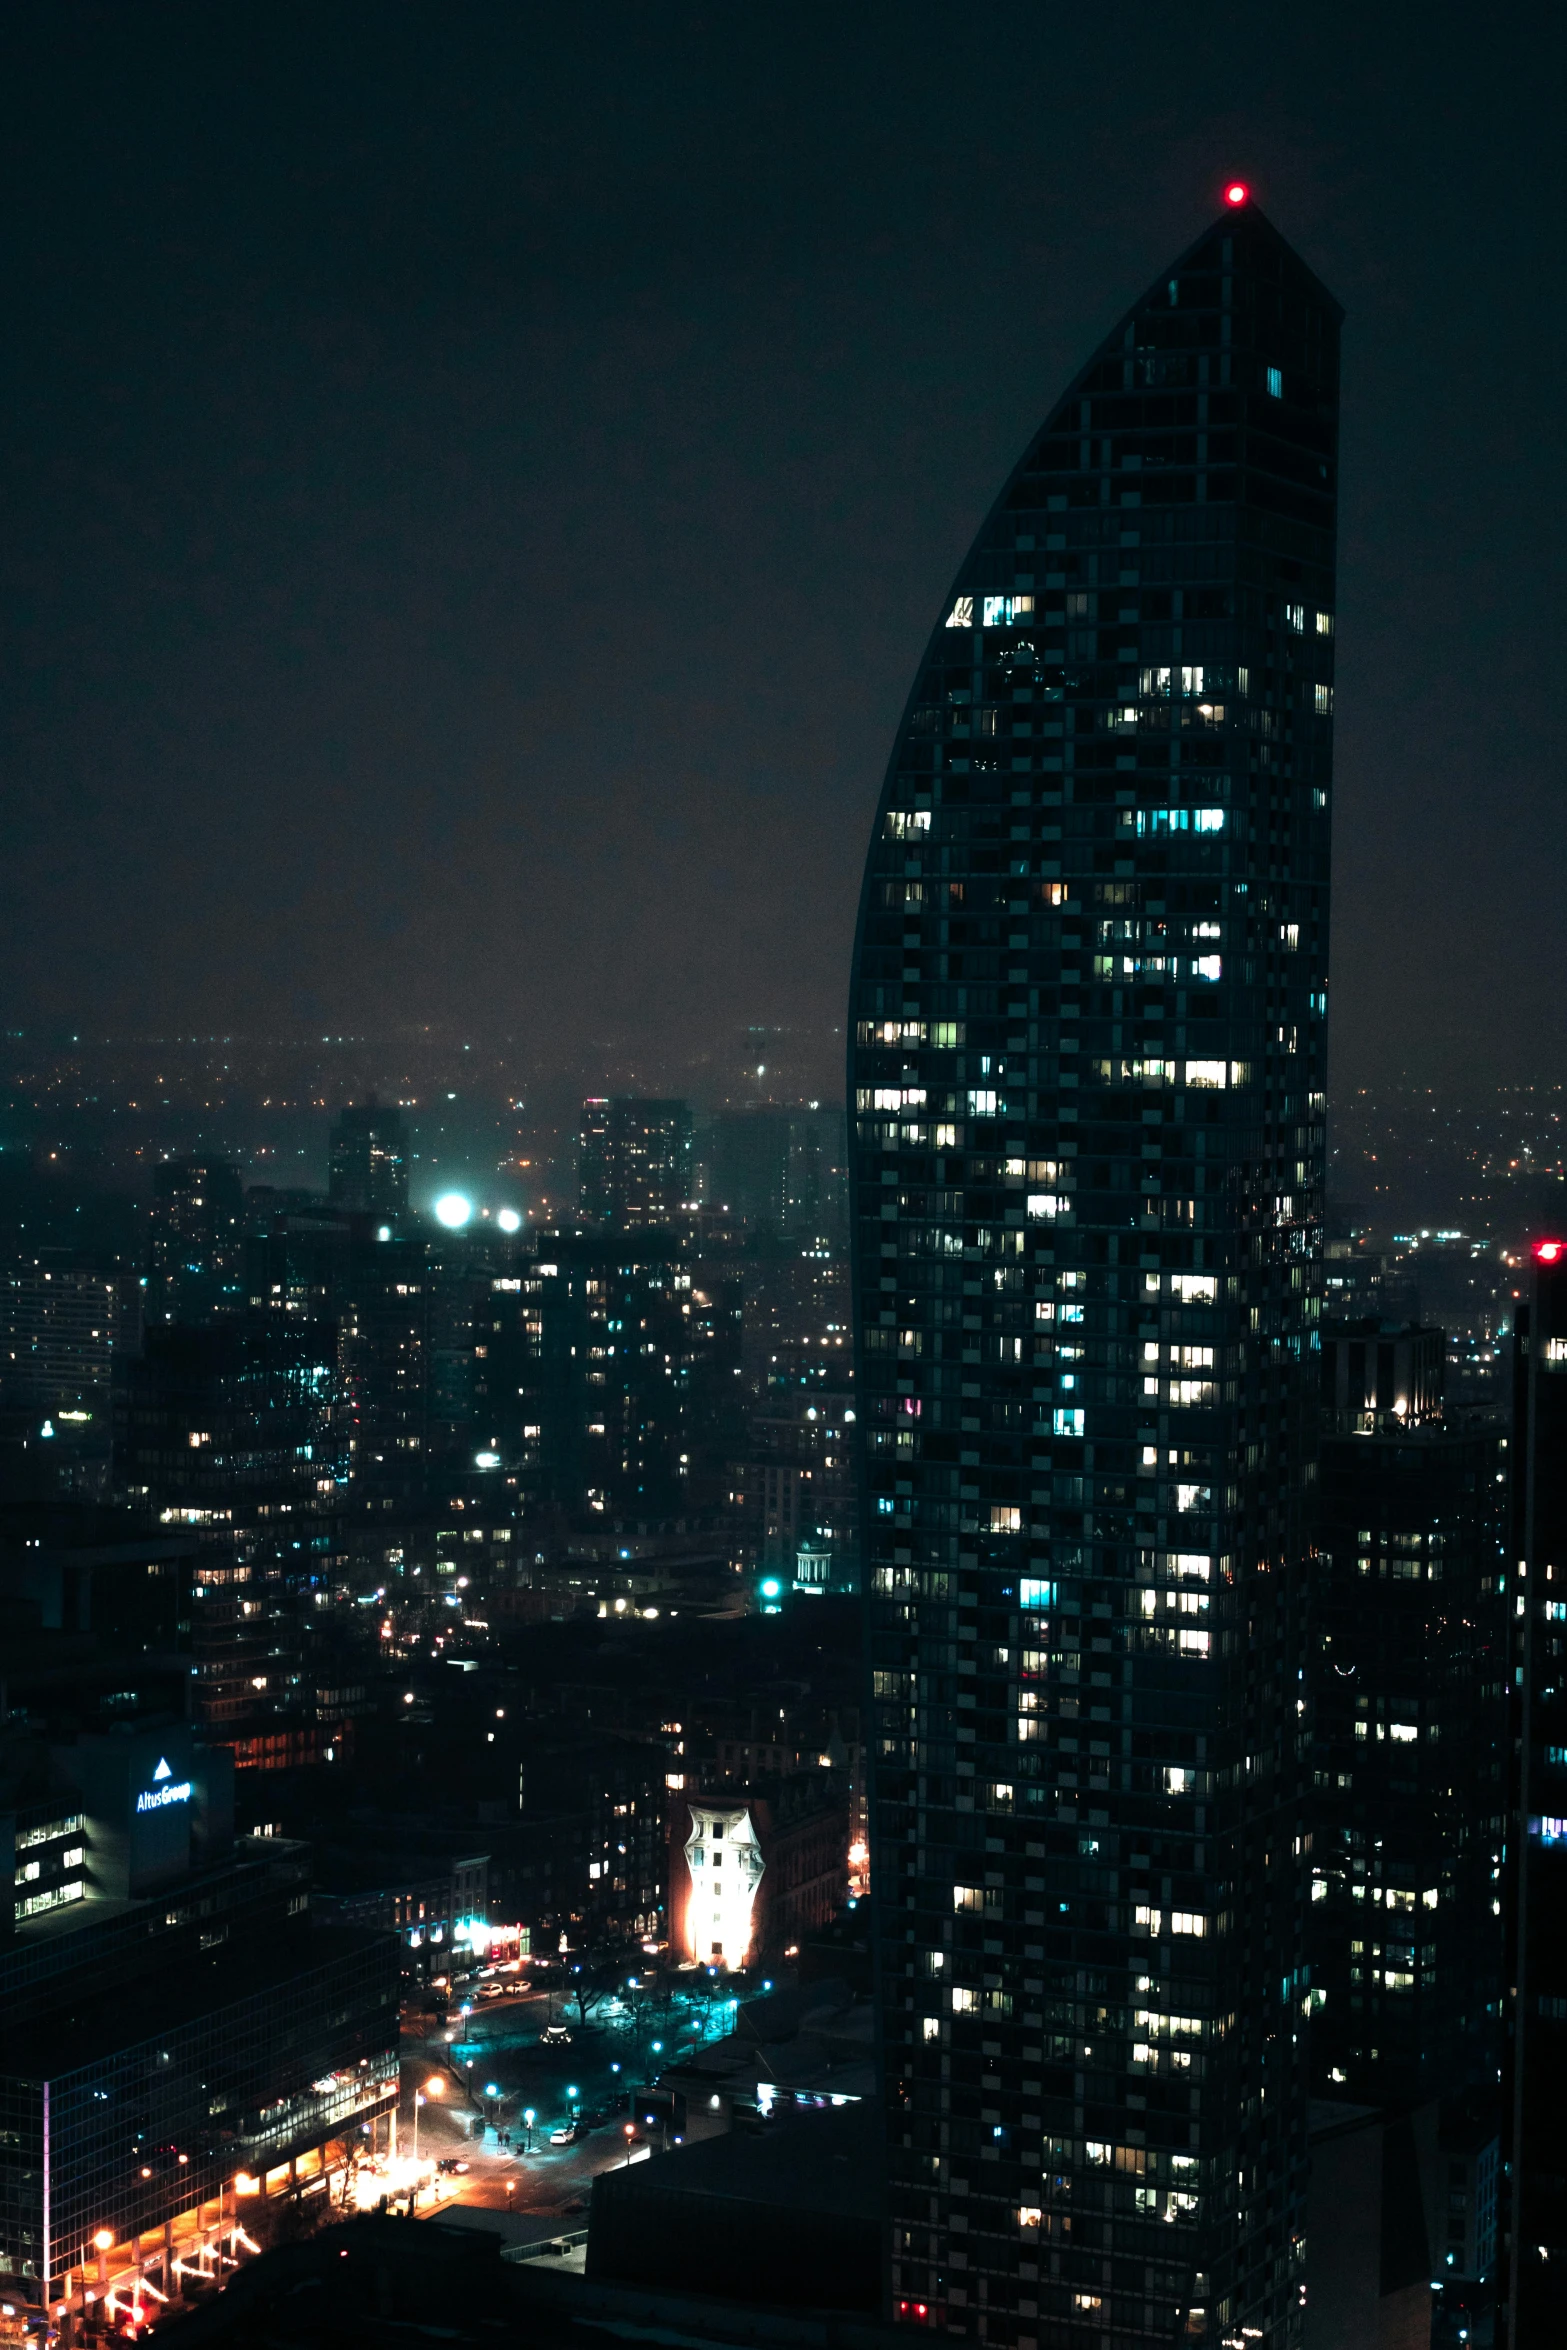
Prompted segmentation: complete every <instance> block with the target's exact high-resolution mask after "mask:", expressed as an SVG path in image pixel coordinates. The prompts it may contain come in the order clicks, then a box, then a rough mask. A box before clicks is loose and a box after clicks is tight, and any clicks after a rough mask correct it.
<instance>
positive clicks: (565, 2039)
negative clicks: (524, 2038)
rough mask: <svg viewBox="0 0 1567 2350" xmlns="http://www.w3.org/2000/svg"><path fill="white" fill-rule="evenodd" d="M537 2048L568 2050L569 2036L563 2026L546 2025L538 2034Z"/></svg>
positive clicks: (569, 2044)
mask: <svg viewBox="0 0 1567 2350" xmlns="http://www.w3.org/2000/svg"><path fill="white" fill-rule="evenodd" d="M539 2046H540V2047H541V2048H569V2047H570V2046H571V2034H570V2033H569V2032H568V2031H567V2029H566V2027H565V2025H564V2024H546V2025H545V2027H544V2029H543V2031H542V2032H541V2033H540V2034H539Z"/></svg>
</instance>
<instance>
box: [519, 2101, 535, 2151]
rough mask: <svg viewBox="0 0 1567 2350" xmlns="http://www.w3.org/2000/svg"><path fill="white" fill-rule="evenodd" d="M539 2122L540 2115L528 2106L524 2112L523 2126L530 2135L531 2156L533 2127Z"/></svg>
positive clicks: (529, 2147) (529, 2149)
mask: <svg viewBox="0 0 1567 2350" xmlns="http://www.w3.org/2000/svg"><path fill="white" fill-rule="evenodd" d="M537 2120H538V2115H537V2114H536V2113H535V2112H534V2110H533V2107H532V2106H531V2105H530V2106H527V2107H526V2108H525V2109H524V2111H523V2116H522V2126H523V2128H524V2129H525V2130H526V2131H527V2133H528V2152H529V2153H530V2154H531V2153H532V2152H533V2125H534V2123H535V2122H536V2121H537Z"/></svg>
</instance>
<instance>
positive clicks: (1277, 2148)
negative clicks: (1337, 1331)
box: [850, 189, 1340, 2350]
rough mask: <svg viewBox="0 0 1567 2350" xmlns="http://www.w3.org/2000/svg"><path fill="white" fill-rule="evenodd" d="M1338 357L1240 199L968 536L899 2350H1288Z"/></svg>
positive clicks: (928, 1173) (937, 1182)
mask: <svg viewBox="0 0 1567 2350" xmlns="http://www.w3.org/2000/svg"><path fill="white" fill-rule="evenodd" d="M1339 319H1340V312H1339V309H1338V306H1337V304H1336V303H1335V302H1334V301H1333V299H1332V297H1331V296H1330V295H1329V294H1328V293H1327V292H1326V291H1325V290H1324V289H1323V287H1322V286H1321V285H1320V284H1319V283H1318V281H1317V280H1316V278H1314V277H1313V275H1312V274H1311V272H1310V271H1309V270H1308V269H1307V268H1306V266H1305V264H1304V263H1303V262H1302V261H1301V260H1300V259H1299V258H1298V256H1297V255H1296V254H1295V253H1294V252H1293V251H1292V250H1291V249H1290V247H1289V246H1288V245H1287V244H1286V243H1285V242H1284V240H1283V239H1282V237H1280V235H1279V234H1278V232H1277V231H1276V230H1275V229H1274V228H1273V227H1272V226H1271V225H1270V224H1269V223H1268V222H1267V221H1266V220H1265V219H1264V218H1263V217H1262V216H1261V214H1260V213H1259V212H1258V211H1257V210H1256V209H1255V208H1254V207H1253V206H1252V205H1251V203H1250V202H1249V200H1248V198H1247V195H1246V191H1244V190H1243V189H1234V190H1231V191H1228V192H1227V196H1226V208H1225V210H1224V212H1223V213H1222V215H1221V217H1220V218H1219V219H1217V220H1216V221H1215V222H1214V223H1213V225H1212V226H1211V227H1210V228H1209V229H1208V230H1206V231H1205V233H1204V234H1203V235H1202V236H1201V237H1200V238H1199V239H1198V241H1197V242H1196V244H1194V245H1193V246H1192V247H1191V249H1190V250H1189V251H1188V252H1186V253H1185V254H1183V255H1182V256H1181V258H1180V259H1179V260H1177V261H1175V262H1174V263H1172V264H1171V266H1170V267H1169V268H1168V269H1166V270H1165V271H1163V272H1162V273H1161V274H1160V276H1159V277H1158V279H1157V280H1156V281H1155V283H1154V284H1153V285H1152V286H1151V287H1150V288H1149V290H1148V292H1147V293H1146V294H1145V295H1144V297H1143V298H1142V299H1141V300H1140V301H1139V302H1138V303H1137V304H1136V306H1135V307H1134V308H1133V309H1132V310H1131V311H1130V312H1129V313H1128V314H1127V316H1126V317H1125V318H1124V319H1123V320H1122V322H1121V323H1120V324H1119V325H1118V326H1117V327H1116V328H1115V330H1114V332H1113V333H1112V334H1111V335H1110V336H1109V337H1108V338H1107V339H1106V341H1105V342H1104V343H1103V344H1102V345H1101V346H1100V348H1099V350H1098V351H1096V352H1095V354H1094V355H1093V357H1092V358H1091V359H1090V361H1089V363H1088V365H1087V366H1086V367H1085V368H1084V370H1083V372H1082V373H1081V375H1080V376H1079V377H1078V378H1077V380H1076V381H1075V382H1074V383H1073V384H1072V385H1071V386H1070V388H1069V389H1068V390H1067V392H1066V394H1065V395H1064V397H1063V398H1062V399H1061V400H1060V402H1059V403H1058V405H1057V406H1056V407H1055V408H1054V410H1053V411H1052V412H1051V414H1050V416H1049V418H1048V420H1047V422H1046V424H1045V425H1044V427H1043V429H1042V431H1041V432H1040V433H1039V434H1038V436H1037V437H1036V438H1035V439H1034V440H1033V442H1032V443H1031V444H1030V446H1029V448H1028V449H1027V451H1026V452H1025V454H1024V456H1023V459H1022V461H1021V463H1020V464H1019V465H1018V467H1017V469H1016V471H1015V473H1014V474H1013V476H1012V478H1011V480H1010V481H1009V482H1008V483H1007V484H1006V486H1005V488H1004V489H1003V491H1002V494H1001V496H1000V498H999V499H998V500H997V502H996V505H995V507H994V508H993V510H992V512H991V514H990V515H989V517H988V519H987V520H986V522H985V524H984V526H983V528H982V529H981V531H980V533H979V536H978V538H977V539H976V541H975V543H974V547H973V549H972V551H971V553H970V554H969V556H968V558H967V560H966V562H965V563H964V565H963V568H962V570H961V572H960V573H959V575H958V578H957V580H956V582H955V584H954V587H953V589H952V592H951V594H950V595H949V596H948V598H947V600H946V604H945V607H944V609H943V611H942V614H941V616H940V620H939V622H938V625H937V626H936V629H935V631H934V633H933V635H932V637H931V640H930V643H929V645H928V647H927V648H926V652H925V656H924V659H923V661H922V663H921V666H920V670H919V674H918V677H917V679H916V681H915V685H914V690H913V693H912V694H911V696H910V699H909V703H908V708H907V710H906V713H905V716H904V719H903V723H902V726H901V728H900V731H899V736H898V741H897V747H896V749H895V751H894V754H893V758H892V762H891V766H890V769H889V772H888V776H887V781H886V784H885V786H884V789H883V792H882V797H881V803H880V806H879V809H878V812H877V817H876V829H875V836H874V840H873V843H872V847H871V851H870V856H869V860H868V864H867V870H866V878H865V889H864V898H863V903H862V910H861V916H860V925H859V936H858V941H857V947H856V959H855V971H854V981H853V1002H852V1007H851V1019H852V1034H851V1048H850V1085H851V1089H852V1096H853V1105H854V1120H855V1138H854V1150H853V1182H854V1216H855V1260H856V1261H855V1281H856V1314H857V1330H858V1341H859V1363H860V1379H861V1384H862V1405H861V1426H862V1428H863V1430H864V1436H865V1464H864V1466H865V1503H866V1519H865V1528H864V1543H865V1557H866V1564H867V1586H868V1599H867V1605H868V1609H869V1616H870V1648H871V1667H872V1672H873V1677H874V1678H873V1715H874V1736H873V1756H874V1788H873V1802H874V1809H873V1833H874V1851H873V1861H874V1887H875V1889H874V1901H875V1905H876V1912H877V1924H878V1951H879V1958H878V1965H879V1972H880V1994H881V2007H882V2018H883V2032H884V2050H885V2064H886V2086H887V2111H888V2123H887V2127H888V2133H889V2164H890V2179H891V2186H890V2213H889V2220H890V2246H889V2260H890V2292H891V2309H892V2314H893V2315H894V2316H895V2317H897V2318H900V2319H902V2320H903V2321H905V2322H909V2323H913V2324H919V2325H929V2326H933V2327H937V2328H941V2329H944V2330H946V2331H947V2332H949V2333H954V2334H965V2335H969V2336H971V2337H974V2338H976V2339H979V2340H983V2341H987V2342H991V2343H1005V2344H1015V2345H1018V2346H1019V2350H1031V2346H1033V2345H1040V2350H1055V2346H1057V2345H1064V2344H1078V2343H1081V2344H1083V2345H1085V2346H1086V2345H1090V2344H1092V2345H1094V2350H1108V2346H1110V2345H1114V2346H1115V2350H1123V2346H1126V2350H1129V2346H1130V2345H1132V2344H1143V2343H1154V2342H1158V2343H1161V2344H1169V2343H1171V2342H1174V2341H1204V2342H1207V2343H1209V2344H1210V2345H1214V2346H1215V2350H1217V2345H1219V2344H1221V2343H1223V2344H1229V2343H1234V2344H1236V2345H1239V2344H1240V2343H1242V2342H1245V2343H1246V2344H1247V2345H1251V2344H1253V2343H1259V2342H1260V2343H1261V2344H1263V2345H1265V2346H1266V2350H1278V2346H1281V2345H1285V2344H1295V2343H1297V2342H1298V2341H1299V2340H1300V2337H1301V2328H1302V2323H1303V2312H1302V2281H1303V2269H1304V2241H1303V2185H1304V2174H1305V2162H1306V2094H1307V2090H1306V2068H1305V2062H1304V2046H1303V2041H1304V2029H1305V2012H1306V2010H1307V2008H1308V2005H1309V2002H1310V1999H1311V1991H1310V1987H1309V1985H1308V1983H1307V1982H1306V1980H1305V1977H1304V1968H1303V1964H1302V1959H1301V1951H1302V1945H1303V1939H1304V1933H1303V1927H1304V1915H1303V1911H1304V1897H1305V1890H1306V1880H1307V1875H1308V1872H1309V1868H1310V1865H1311V1864H1310V1855H1309V1852H1308V1851H1307V1850H1306V1849H1305V1847H1306V1842H1307V1835H1308V1828H1307V1823H1306V1820H1305V1818H1304V1789H1305V1784H1306V1778H1307V1773H1308V1770H1309V1758H1308V1750H1307V1738H1308V1731H1309V1721H1308V1716H1307V1707H1306V1683H1305V1679H1304V1667H1305V1663H1306V1655H1305V1619H1304V1599H1305V1584H1306V1580H1307V1576H1308V1572H1309V1556H1308V1546H1307V1545H1308V1537H1307V1526H1306V1504H1307V1501H1308V1496H1309V1490H1310V1482H1311V1479H1312V1476H1313V1467H1312V1449H1313V1441H1314V1439H1313V1423H1314V1416H1315V1411H1316V1400H1317V1387H1318V1379H1319V1371H1318V1365H1317V1361H1316V1359H1315V1356H1316V1350H1317V1346H1318V1337H1317V1314H1318V1307H1319V1298H1320V1286H1321V1283H1320V1267H1321V1215H1322V1183H1323V1090H1322V1089H1323V1073H1324V1046H1325V1037H1326V1008H1327V1006H1326V993H1325V987H1326V970H1327V944H1328V929H1327V925H1328V844H1329V768H1330V758H1331V738H1332V708H1333V651H1334V644H1333V626H1334V617H1333V616H1334V589H1333V579H1334V530H1335V513H1336V496H1335V476H1336V447H1337V410H1338V332H1339Z"/></svg>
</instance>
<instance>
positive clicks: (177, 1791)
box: [136, 1755, 191, 1812]
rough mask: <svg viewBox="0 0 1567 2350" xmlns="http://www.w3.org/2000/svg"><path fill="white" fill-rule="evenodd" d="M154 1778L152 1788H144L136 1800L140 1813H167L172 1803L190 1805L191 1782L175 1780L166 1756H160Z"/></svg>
mask: <svg viewBox="0 0 1567 2350" xmlns="http://www.w3.org/2000/svg"><path fill="white" fill-rule="evenodd" d="M152 1777H153V1784H152V1786H150V1787H148V1788H144V1789H143V1791H142V1793H141V1794H140V1795H138V1796H137V1798H136V1809H137V1810H138V1811H139V1812H142V1811H166V1810H167V1809H168V1807H169V1805H170V1804H172V1803H189V1801H190V1798H191V1784H190V1781H189V1780H188V1779H176V1778H175V1776H174V1773H173V1772H172V1771H171V1770H170V1768H169V1765H168V1759H167V1757H166V1756H162V1755H160V1756H159V1758H158V1767H157V1769H156V1770H155V1771H154V1772H153V1774H152Z"/></svg>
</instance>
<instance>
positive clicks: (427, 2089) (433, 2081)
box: [414, 2073, 446, 2162]
mask: <svg viewBox="0 0 1567 2350" xmlns="http://www.w3.org/2000/svg"><path fill="white" fill-rule="evenodd" d="M445 2095H446V2083H445V2082H444V2081H443V2080H442V2078H441V2076H440V2074H439V2073H432V2074H431V2075H430V2078H429V2079H428V2080H427V2081H426V2082H425V2085H424V2087H423V2088H422V2089H416V2090H415V2091H414V2161H415V2162H417V2161H418V2159H419V2108H420V2106H421V2105H423V2104H424V2102H425V2100H426V2098H428V2097H444V2096H445Z"/></svg>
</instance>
